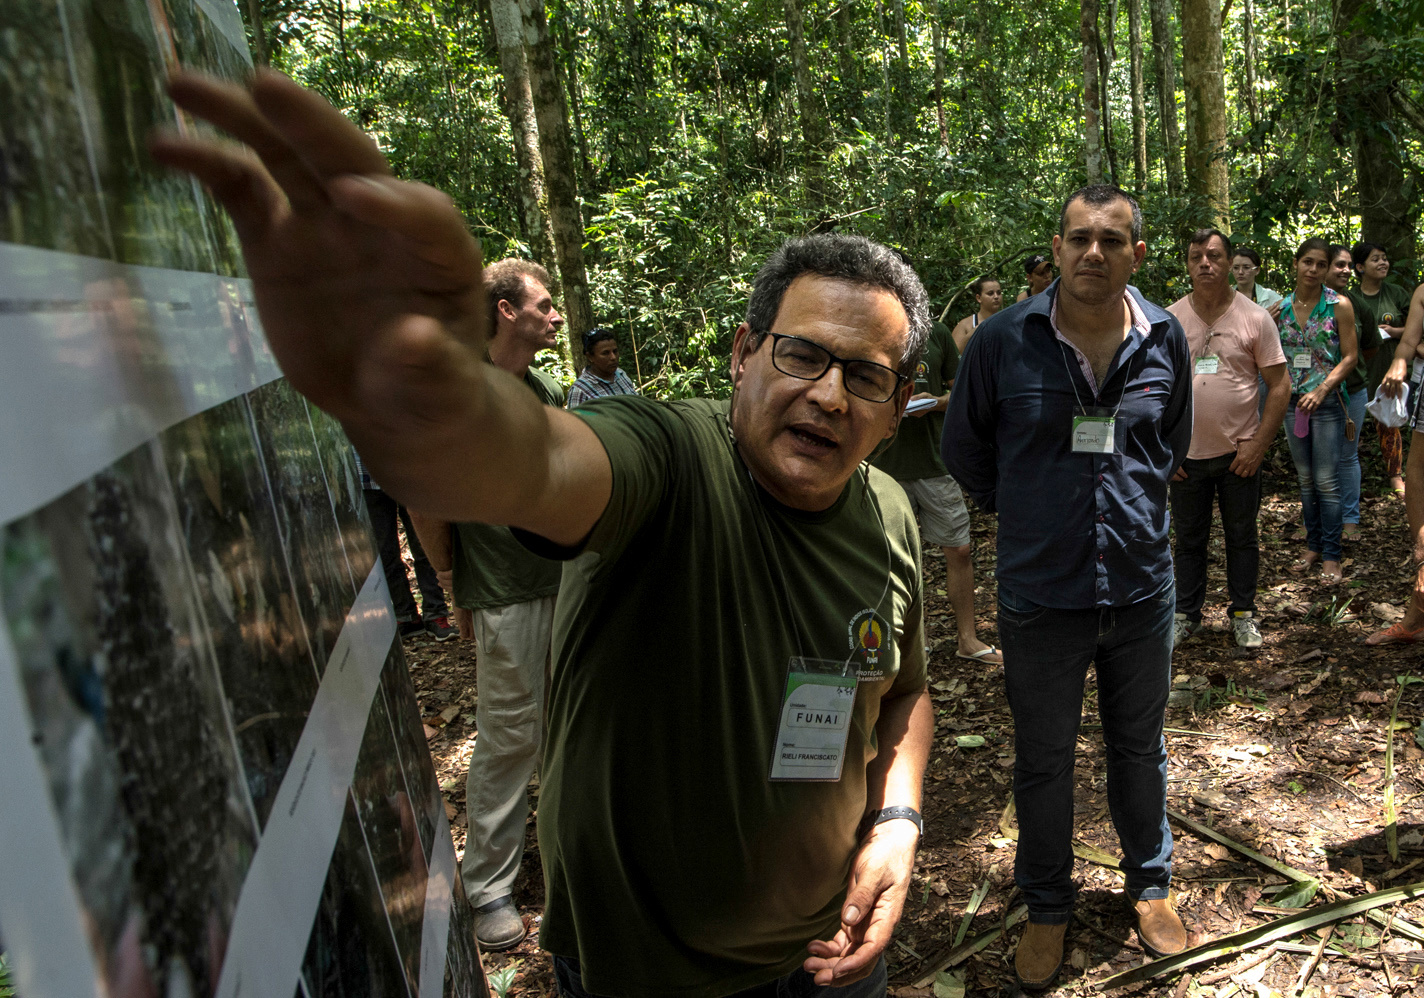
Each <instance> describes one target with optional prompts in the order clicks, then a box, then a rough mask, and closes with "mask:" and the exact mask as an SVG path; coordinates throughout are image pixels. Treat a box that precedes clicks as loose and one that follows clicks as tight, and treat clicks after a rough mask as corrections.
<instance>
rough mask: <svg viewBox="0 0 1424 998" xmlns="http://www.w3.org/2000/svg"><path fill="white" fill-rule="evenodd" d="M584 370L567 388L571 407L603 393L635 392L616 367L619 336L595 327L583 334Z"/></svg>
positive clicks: (635, 389)
mask: <svg viewBox="0 0 1424 998" xmlns="http://www.w3.org/2000/svg"><path fill="white" fill-rule="evenodd" d="M583 362H584V368H583V373H582V374H580V375H579V376H578V379H577V380H576V381H574V383H573V385H572V387H570V388H569V405H568V408H570V409H577V408H578V407H579V406H581V405H583V404H584V403H585V402H589V401H592V400H593V399H597V398H603V397H604V396H606V395H637V394H638V389H637V388H636V387H635V386H634V384H633V379H632V378H630V377H628V375H626V374H624V373H623V368H621V367H619V366H618V338H617V337H616V336H614V335H613V330H611V329H606V328H603V327H598V328H595V329H590V330H589V331H588V332H586V333H584V334H583Z"/></svg>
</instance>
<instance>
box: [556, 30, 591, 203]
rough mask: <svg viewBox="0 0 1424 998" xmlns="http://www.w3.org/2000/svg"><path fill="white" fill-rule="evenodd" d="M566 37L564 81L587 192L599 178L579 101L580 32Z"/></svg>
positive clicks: (571, 33) (570, 33)
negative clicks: (591, 156)
mask: <svg viewBox="0 0 1424 998" xmlns="http://www.w3.org/2000/svg"><path fill="white" fill-rule="evenodd" d="M565 37H567V38H568V39H569V45H568V59H567V61H566V64H565V70H564V82H565V83H566V84H567V85H568V93H569V110H570V111H572V112H573V115H574V140H575V141H576V142H577V143H578V151H579V166H581V167H582V168H583V182H584V190H585V191H586V192H587V191H590V190H594V189H596V188H597V186H598V178H597V177H595V176H594V174H593V165H592V163H590V162H589V158H588V136H587V134H586V133H585V132H584V127H583V110H582V106H581V102H580V101H579V81H578V80H579V78H578V33H577V32H573V31H571V32H569V33H568V34H567V35H566V36H565Z"/></svg>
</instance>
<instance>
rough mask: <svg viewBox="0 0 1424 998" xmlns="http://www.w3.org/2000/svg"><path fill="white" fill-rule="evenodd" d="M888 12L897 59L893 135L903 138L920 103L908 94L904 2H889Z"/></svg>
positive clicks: (910, 128)
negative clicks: (892, 24)
mask: <svg viewBox="0 0 1424 998" xmlns="http://www.w3.org/2000/svg"><path fill="white" fill-rule="evenodd" d="M890 12H891V14H893V15H894V20H895V44H896V48H897V52H896V54H897V58H896V59H895V68H894V70H893V72H892V77H891V79H892V82H893V83H894V87H893V94H894V97H893V100H894V103H893V104H892V105H891V107H892V108H893V109H894V112H895V134H896V135H898V136H904V135H905V134H907V133H908V132H910V131H911V130H913V128H914V124H915V110H916V108H918V107H919V106H920V102H919V101H918V100H916V99H915V98H914V96H913V95H911V93H910V45H909V39H908V38H907V36H906V34H905V0H890Z"/></svg>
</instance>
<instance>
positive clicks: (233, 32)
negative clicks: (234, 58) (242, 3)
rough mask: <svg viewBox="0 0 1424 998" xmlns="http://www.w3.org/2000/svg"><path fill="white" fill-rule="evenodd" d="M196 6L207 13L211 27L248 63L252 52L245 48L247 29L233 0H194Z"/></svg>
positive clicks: (250, 60)
mask: <svg viewBox="0 0 1424 998" xmlns="http://www.w3.org/2000/svg"><path fill="white" fill-rule="evenodd" d="M196 2H197V5H198V7H199V8H200V9H201V10H202V11H203V13H205V14H207V15H208V20H210V21H212V22H213V27H215V28H217V29H218V31H220V32H221V33H222V36H223V37H224V38H226V39H227V40H228V41H229V42H231V43H232V47H233V48H235V49H237V50H238V51H239V52H240V53H242V55H243V57H244V58H245V59H246V60H247V61H248V63H249V64H251V62H252V53H251V52H250V51H249V50H248V48H247V29H246V28H245V27H243V24H242V14H241V13H239V12H238V9H237V4H236V2H235V0H196Z"/></svg>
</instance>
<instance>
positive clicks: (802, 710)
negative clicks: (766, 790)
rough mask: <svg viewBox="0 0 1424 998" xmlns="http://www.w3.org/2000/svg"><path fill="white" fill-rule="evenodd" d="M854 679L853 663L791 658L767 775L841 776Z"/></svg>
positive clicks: (829, 779)
mask: <svg viewBox="0 0 1424 998" xmlns="http://www.w3.org/2000/svg"><path fill="white" fill-rule="evenodd" d="M856 681H857V673H856V668H855V665H854V664H853V663H851V662H850V661H845V662H838V661H835V660H833V659H824V658H802V657H800V656H796V657H794V658H792V659H791V664H790V666H789V667H788V668H787V670H786V696H785V697H783V698H782V701H781V722H780V724H779V725H778V726H777V730H776V746H775V748H774V749H773V750H772V757H771V775H770V777H769V779H771V780H773V781H777V782H781V781H790V780H800V781H804V782H812V781H815V782H823V783H834V782H835V781H837V780H839V779H840V778H841V769H842V768H843V767H844V766H845V754H846V741H847V739H848V738H849V736H850V722H851V713H852V711H853V710H854V708H855V688H856Z"/></svg>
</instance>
